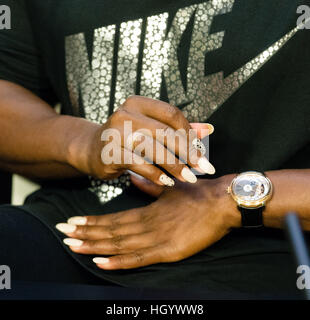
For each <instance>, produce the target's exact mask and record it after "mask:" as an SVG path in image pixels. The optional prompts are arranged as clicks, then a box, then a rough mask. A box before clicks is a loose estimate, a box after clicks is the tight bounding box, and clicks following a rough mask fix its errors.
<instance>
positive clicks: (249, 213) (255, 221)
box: [238, 206, 265, 228]
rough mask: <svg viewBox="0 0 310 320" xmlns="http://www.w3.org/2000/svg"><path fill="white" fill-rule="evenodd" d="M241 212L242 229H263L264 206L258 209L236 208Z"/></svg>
mask: <svg viewBox="0 0 310 320" xmlns="http://www.w3.org/2000/svg"><path fill="white" fill-rule="evenodd" d="M238 209H239V211H240V212H241V222H242V227H244V228H259V227H263V211H264V209H265V206H262V207H259V208H244V207H240V206H238Z"/></svg>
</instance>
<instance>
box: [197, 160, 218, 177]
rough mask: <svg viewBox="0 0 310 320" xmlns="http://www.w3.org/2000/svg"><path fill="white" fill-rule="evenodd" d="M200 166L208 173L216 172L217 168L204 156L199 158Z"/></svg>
mask: <svg viewBox="0 0 310 320" xmlns="http://www.w3.org/2000/svg"><path fill="white" fill-rule="evenodd" d="M198 166H199V168H200V169H201V170H202V171H203V172H205V173H208V174H214V173H215V168H214V167H213V166H212V164H211V163H210V162H209V161H208V159H207V158H205V157H202V158H200V159H199V160H198Z"/></svg>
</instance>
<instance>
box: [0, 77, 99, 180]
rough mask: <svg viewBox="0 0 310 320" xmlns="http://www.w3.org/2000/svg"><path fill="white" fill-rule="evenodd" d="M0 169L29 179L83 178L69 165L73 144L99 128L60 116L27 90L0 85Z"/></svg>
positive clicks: (5, 83)
mask: <svg viewBox="0 0 310 320" xmlns="http://www.w3.org/2000/svg"><path fill="white" fill-rule="evenodd" d="M0 128H1V134H0V167H1V168H3V169H5V170H9V171H12V172H17V173H20V174H23V175H26V176H29V177H34V178H35V177H37V178H52V177H53V178H57V177H71V176H77V175H80V174H81V173H79V171H78V170H76V169H74V168H73V167H72V166H71V165H70V163H69V154H70V152H69V149H70V145H71V143H72V141H73V140H74V139H76V137H79V136H80V135H81V134H82V133H83V132H85V131H87V132H89V131H92V130H93V129H94V128H97V125H95V124H92V123H91V122H89V121H87V120H85V119H82V118H76V117H70V116H62V115H58V114H57V113H56V112H55V111H54V110H53V108H52V107H51V106H49V105H48V104H46V103H45V102H44V101H42V100H41V99H39V98H38V97H36V96H35V95H33V94H32V93H31V92H29V91H27V90H26V89H24V88H22V87H20V86H18V85H15V84H12V83H9V82H6V81H0Z"/></svg>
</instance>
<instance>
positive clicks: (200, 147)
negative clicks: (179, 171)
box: [192, 138, 207, 155]
mask: <svg viewBox="0 0 310 320" xmlns="http://www.w3.org/2000/svg"><path fill="white" fill-rule="evenodd" d="M192 144H193V147H194V148H195V149H196V150H198V151H200V153H201V154H202V155H205V154H206V152H207V149H206V147H205V145H204V144H203V143H202V141H201V140H200V139H198V138H196V139H194V140H193V142H192Z"/></svg>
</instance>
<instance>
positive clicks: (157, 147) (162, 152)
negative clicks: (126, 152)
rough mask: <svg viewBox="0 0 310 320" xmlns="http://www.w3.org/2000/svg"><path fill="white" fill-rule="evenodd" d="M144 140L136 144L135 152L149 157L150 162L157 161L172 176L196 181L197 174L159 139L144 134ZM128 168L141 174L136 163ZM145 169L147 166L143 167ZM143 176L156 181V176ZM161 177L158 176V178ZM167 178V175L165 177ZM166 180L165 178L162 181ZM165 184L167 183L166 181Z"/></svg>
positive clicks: (185, 180)
mask: <svg viewBox="0 0 310 320" xmlns="http://www.w3.org/2000/svg"><path fill="white" fill-rule="evenodd" d="M141 140H142V142H141V143H139V144H138V145H135V146H134V149H133V152H134V153H135V154H138V155H139V157H141V158H142V157H143V158H145V159H147V161H148V162H151V163H156V164H157V165H159V166H160V167H161V168H163V169H164V170H165V171H167V172H169V173H170V174H171V175H172V176H174V177H175V178H177V179H178V180H180V181H182V182H189V183H196V182H197V178H196V176H195V174H194V173H193V172H192V171H191V170H190V169H189V168H188V167H187V165H186V164H184V163H183V162H182V161H181V160H179V159H178V158H176V157H175V155H174V154H173V153H172V152H170V151H169V150H168V149H167V148H165V147H164V146H163V145H162V144H161V143H159V142H158V141H157V140H154V139H153V138H151V137H149V136H144V135H143V136H142V139H141ZM128 169H130V170H132V171H134V172H136V173H138V174H140V173H139V172H137V170H140V169H139V167H137V166H136V165H131V166H130V167H128ZM143 169H144V170H145V168H143ZM140 175H142V176H143V177H145V178H147V179H149V180H151V181H153V182H156V180H154V178H152V177H151V179H150V178H149V177H147V176H146V175H145V174H140ZM158 178H160V177H157V179H158ZM164 178H165V179H167V178H166V177H164ZM164 181H165V180H164V179H163V180H162V182H164ZM164 184H165V183H164Z"/></svg>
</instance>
